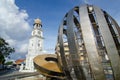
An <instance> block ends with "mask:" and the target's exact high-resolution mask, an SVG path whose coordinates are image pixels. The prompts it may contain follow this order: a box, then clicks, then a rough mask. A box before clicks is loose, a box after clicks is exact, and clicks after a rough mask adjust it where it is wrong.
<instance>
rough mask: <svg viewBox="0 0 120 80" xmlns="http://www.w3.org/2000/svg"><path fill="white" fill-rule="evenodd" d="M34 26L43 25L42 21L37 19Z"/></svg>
mask: <svg viewBox="0 0 120 80" xmlns="http://www.w3.org/2000/svg"><path fill="white" fill-rule="evenodd" d="M34 24H40V25H42V23H41V20H40V19H39V18H37V19H35V20H34Z"/></svg>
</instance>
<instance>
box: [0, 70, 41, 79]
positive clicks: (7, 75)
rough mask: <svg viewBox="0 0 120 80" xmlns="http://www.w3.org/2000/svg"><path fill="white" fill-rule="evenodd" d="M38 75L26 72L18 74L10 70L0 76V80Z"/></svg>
mask: <svg viewBox="0 0 120 80" xmlns="http://www.w3.org/2000/svg"><path fill="white" fill-rule="evenodd" d="M35 75H39V73H38V72H34V73H26V72H24V73H23V72H19V71H16V70H10V71H8V72H6V73H5V74H2V75H0V80H15V79H19V78H24V77H29V76H35Z"/></svg>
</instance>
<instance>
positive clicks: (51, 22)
mask: <svg viewBox="0 0 120 80" xmlns="http://www.w3.org/2000/svg"><path fill="white" fill-rule="evenodd" d="M85 3H87V4H93V5H96V6H98V7H100V8H102V9H103V10H105V11H107V12H108V13H109V14H110V15H111V16H112V17H113V18H114V19H115V20H117V22H118V24H120V8H119V4H120V0H0V14H1V15H0V21H1V22H0V36H1V37H4V38H5V39H6V40H7V41H8V42H9V43H10V45H11V46H13V47H15V49H16V52H15V53H14V54H13V55H12V56H11V58H13V59H19V58H25V55H26V54H27V46H28V43H29V42H28V40H29V37H30V35H31V31H32V28H33V26H32V25H33V21H34V19H35V18H40V19H41V20H42V24H43V27H42V28H43V32H44V33H43V34H44V38H45V39H44V49H45V50H47V51H48V53H54V48H55V44H56V41H57V34H58V28H59V24H60V23H61V21H62V19H63V17H64V15H65V14H66V12H68V11H69V10H70V9H72V8H73V7H74V6H79V5H82V4H85Z"/></svg>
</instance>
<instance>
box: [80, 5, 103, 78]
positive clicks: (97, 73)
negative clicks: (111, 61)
mask: <svg viewBox="0 0 120 80" xmlns="http://www.w3.org/2000/svg"><path fill="white" fill-rule="evenodd" d="M79 13H80V23H81V30H82V35H83V40H84V44H85V48H86V51H87V54H88V59H89V63H90V66H91V69H92V72H93V75H94V78H95V80H105V75H104V71H103V68H102V64H101V62H100V58H99V55H98V51H97V48H96V44H95V39H94V34H93V30H92V26H91V22H90V19H89V16H88V11H87V5H85V6H81V7H80V9H79Z"/></svg>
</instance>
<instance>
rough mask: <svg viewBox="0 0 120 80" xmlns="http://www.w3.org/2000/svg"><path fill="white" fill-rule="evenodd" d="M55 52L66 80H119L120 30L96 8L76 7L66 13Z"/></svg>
mask: <svg viewBox="0 0 120 80" xmlns="http://www.w3.org/2000/svg"><path fill="white" fill-rule="evenodd" d="M55 53H56V54H57V59H58V65H59V68H60V70H62V71H63V73H64V74H65V76H66V79H65V80H120V28H119V25H118V24H117V23H116V21H115V20H114V19H113V18H112V17H111V16H110V15H109V14H108V13H107V12H106V11H104V10H102V9H100V8H98V7H96V6H93V5H82V6H79V7H78V6H76V7H74V8H73V9H71V10H70V11H69V12H68V13H66V15H65V17H64V18H63V20H62V22H61V24H60V27H59V31H58V38H57V45H56V48H55Z"/></svg>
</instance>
